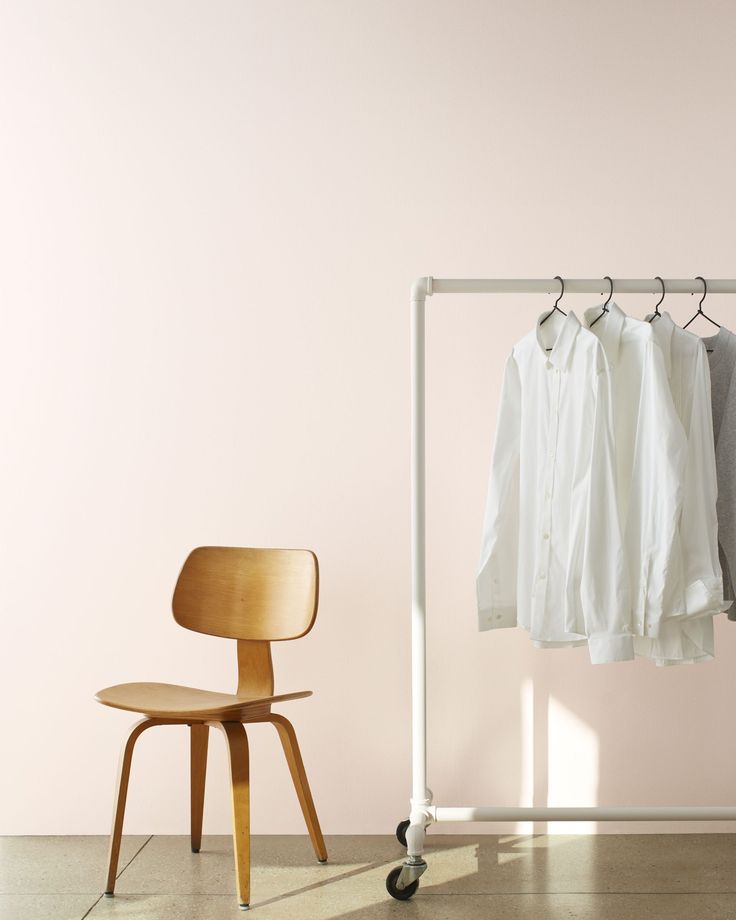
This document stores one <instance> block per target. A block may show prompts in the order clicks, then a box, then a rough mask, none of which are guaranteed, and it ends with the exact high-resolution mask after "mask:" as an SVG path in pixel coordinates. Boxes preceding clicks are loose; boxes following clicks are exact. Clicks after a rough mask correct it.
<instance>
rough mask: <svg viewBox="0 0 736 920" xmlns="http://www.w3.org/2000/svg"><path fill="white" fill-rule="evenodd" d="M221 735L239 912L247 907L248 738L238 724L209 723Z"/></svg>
mask: <svg viewBox="0 0 736 920" xmlns="http://www.w3.org/2000/svg"><path fill="white" fill-rule="evenodd" d="M210 724H214V725H217V727H218V728H219V729H220V730H221V731H222V732H223V733H224V735H225V738H226V739H227V748H228V755H229V759H230V781H231V785H232V801H233V850H234V853H235V879H236V884H237V889H238V904H239V906H240V909H241V910H247V909H248V907H249V905H250V778H249V763H248V736H247V735H246V733H245V728H244V727H243V724H242V722H215V723H210Z"/></svg>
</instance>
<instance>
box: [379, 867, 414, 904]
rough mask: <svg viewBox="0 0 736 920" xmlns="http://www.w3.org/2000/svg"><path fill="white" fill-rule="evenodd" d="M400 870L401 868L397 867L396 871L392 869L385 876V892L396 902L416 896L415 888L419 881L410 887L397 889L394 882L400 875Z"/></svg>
mask: <svg viewBox="0 0 736 920" xmlns="http://www.w3.org/2000/svg"><path fill="white" fill-rule="evenodd" d="M401 869H402V867H401V866H398V867H397V868H396V869H392V870H391V871H390V872H389V874H388V875H387V876H386V891H388V893H389V894H390V895H391V897H392V898H396V900H397V901H408V900H409V898H410V897H412V895H414V894H416V891H417V888H418V887H419V879H417V880H416V881H415V882H412V883H411V885H407V886H406V888H397V887H396V882H397V881H398V879H399V876H400V875H401Z"/></svg>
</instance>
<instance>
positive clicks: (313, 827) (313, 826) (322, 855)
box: [268, 712, 327, 862]
mask: <svg viewBox="0 0 736 920" xmlns="http://www.w3.org/2000/svg"><path fill="white" fill-rule="evenodd" d="M268 721H269V722H272V723H273V725H274V726H275V728H276V731H277V732H278V733H279V738H280V739H281V745H282V747H283V748H284V754H285V755H286V762H287V763H288V765H289V772H290V773H291V778H292V781H293V783H294V788H295V789H296V794H297V796H298V798H299V804H300V805H301V807H302V814H303V815H304V821H305V822H306V825H307V830H308V831H309V836H310V838H311V841H312V846H313V847H314V852H315V853H316V855H317V859H318V860H319V861H320V862H327V847H326V846H325V841H324V837H323V836H322V830H321V828H320V826H319V819H318V818H317V810H316V809H315V807H314V801H313V799H312V793H311V791H310V789H309V782H308V781H307V773H306V770H305V769H304V762H303V761H302V755H301V752H300V750H299V744H298V742H297V740H296V732H295V731H294V726H293V725H292V724H291V722H290V721H289V720H288V719H287V718H286V717H285V716H282V715H280V714H278V713H275V712H272V713H270V714H269V716H268Z"/></svg>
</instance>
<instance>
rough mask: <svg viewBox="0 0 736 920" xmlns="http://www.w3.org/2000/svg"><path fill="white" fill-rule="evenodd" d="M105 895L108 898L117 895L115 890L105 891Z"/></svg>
mask: <svg viewBox="0 0 736 920" xmlns="http://www.w3.org/2000/svg"><path fill="white" fill-rule="evenodd" d="M105 897H106V898H114V897H115V892H114V891H106V892H105Z"/></svg>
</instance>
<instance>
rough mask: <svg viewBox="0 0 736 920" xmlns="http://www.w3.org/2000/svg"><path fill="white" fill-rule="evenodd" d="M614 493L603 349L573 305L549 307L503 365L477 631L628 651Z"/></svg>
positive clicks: (598, 652)
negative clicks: (559, 309)
mask: <svg viewBox="0 0 736 920" xmlns="http://www.w3.org/2000/svg"><path fill="white" fill-rule="evenodd" d="M545 315H546V314H543V316H545ZM542 318H543V317H540V320H541V319H542ZM547 348H549V349H550V350H549V351H548V350H547ZM616 494H617V493H616V468H615V457H614V446H613V438H612V419H611V394H610V379H609V372H608V366H607V362H606V358H605V355H604V351H603V348H602V347H601V345H600V344H599V342H598V340H597V339H596V337H595V336H594V335H593V334H591V333H590V332H589V331H587V330H586V329H583V328H582V326H581V324H580V322H579V320H578V319H577V317H576V316H575V314H574V313H573V312H572V311H571V312H570V313H568V315H567V316H566V317H564V316H563V315H562V314H560V313H554V314H552V315H551V316H550V317H549V319H548V320H547V321H546V322H545V323H544V324H540V322H539V321H538V322H537V326H536V328H535V329H534V330H533V331H532V332H530V333H529V334H528V335H527V336H525V337H524V338H523V339H522V340H521V341H520V342H519V343H517V344H516V345H515V346H514V348H513V350H512V352H511V355H510V356H509V358H508V360H507V362H506V367H505V371H504V381H503V387H502V392H501V401H500V407H499V416H498V425H497V431H496V439H495V444H494V448H493V456H492V460H491V472H490V480H489V485H488V493H487V500H486V508H485V515H484V522H483V539H482V548H481V557H480V562H479V567H478V574H477V579H476V588H477V599H478V625H479V628H480V629H481V630H487V629H494V628H500V627H507V626H516V625H517V624H518V625H520V626H522V627H524V628H525V629H527V630H528V631H529V633H530V635H531V638H532V639H533V640H534V641H535V644H539V645H552V646H555V645H573V644H579V643H580V642H581V641H582V642H584V641H585V640H586V639H587V642H588V648H589V652H590V657H591V661H593V662H594V663H599V662H607V661H619V660H625V659H630V658H633V655H634V652H633V642H632V635H631V629H630V623H629V619H630V606H631V604H630V598H629V588H628V579H627V569H626V560H625V554H624V547H623V542H622V536H621V528H620V526H619V518H618V507H617V501H616Z"/></svg>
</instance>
